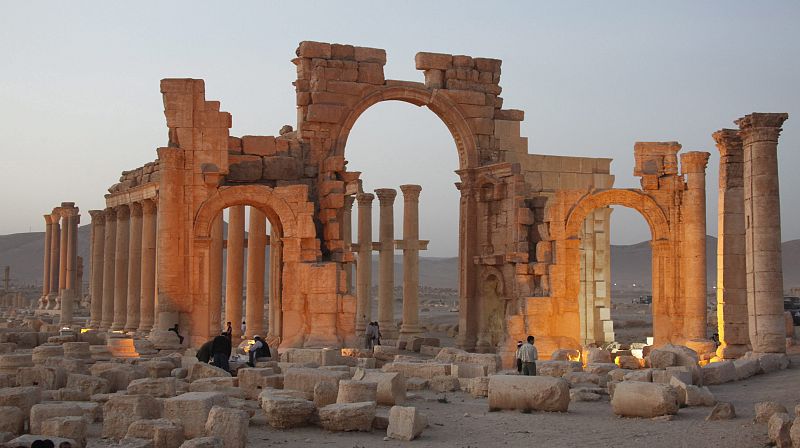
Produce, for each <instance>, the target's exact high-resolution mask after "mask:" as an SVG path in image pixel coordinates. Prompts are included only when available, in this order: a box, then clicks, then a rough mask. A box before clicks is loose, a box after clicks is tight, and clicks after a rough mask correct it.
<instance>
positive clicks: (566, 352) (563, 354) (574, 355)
mask: <svg viewBox="0 0 800 448" xmlns="http://www.w3.org/2000/svg"><path fill="white" fill-rule="evenodd" d="M523 210H527V211H528V213H530V210H529V209H523ZM531 219H533V218H531ZM580 357H581V352H579V351H578V350H570V349H564V348H560V349H558V350H556V351H554V352H553V354H552V355H550V360H551V361H569V360H571V359H579V358H580Z"/></svg>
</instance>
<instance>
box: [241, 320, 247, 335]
mask: <svg viewBox="0 0 800 448" xmlns="http://www.w3.org/2000/svg"><path fill="white" fill-rule="evenodd" d="M246 334H247V325H245V323H244V321H242V337H244V335H246Z"/></svg>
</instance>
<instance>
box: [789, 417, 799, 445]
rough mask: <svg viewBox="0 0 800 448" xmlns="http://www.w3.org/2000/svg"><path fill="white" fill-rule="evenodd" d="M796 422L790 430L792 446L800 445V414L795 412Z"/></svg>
mask: <svg viewBox="0 0 800 448" xmlns="http://www.w3.org/2000/svg"><path fill="white" fill-rule="evenodd" d="M794 415H795V417H794V423H792V429H791V430H790V431H789V436H790V438H791V439H792V446H795V447H798V446H800V415H798V414H797V412H795V414H794Z"/></svg>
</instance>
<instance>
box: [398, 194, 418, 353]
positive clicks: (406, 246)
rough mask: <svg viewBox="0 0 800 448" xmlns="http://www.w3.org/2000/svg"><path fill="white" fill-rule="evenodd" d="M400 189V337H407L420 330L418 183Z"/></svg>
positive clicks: (406, 338)
mask: <svg viewBox="0 0 800 448" xmlns="http://www.w3.org/2000/svg"><path fill="white" fill-rule="evenodd" d="M400 191H402V192H403V241H402V249H403V326H402V327H401V328H400V337H401V338H402V339H405V340H408V339H410V338H411V337H412V336H415V335H417V334H419V333H422V329H421V328H420V326H419V250H420V249H421V244H420V241H419V193H420V192H421V191H422V187H421V186H419V185H400Z"/></svg>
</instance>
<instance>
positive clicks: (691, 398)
mask: <svg viewBox="0 0 800 448" xmlns="http://www.w3.org/2000/svg"><path fill="white" fill-rule="evenodd" d="M684 391H685V399H684V400H683V401H682V402H681V399H680V398H679V399H678V401H679V404H684V405H686V406H714V405H715V404H716V403H717V400H716V399H715V398H714V394H712V393H711V391H710V390H709V389H708V387H706V386H693V385H691V384H687V385H686V387H685V389H684ZM678 394H679V395H680V392H678Z"/></svg>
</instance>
